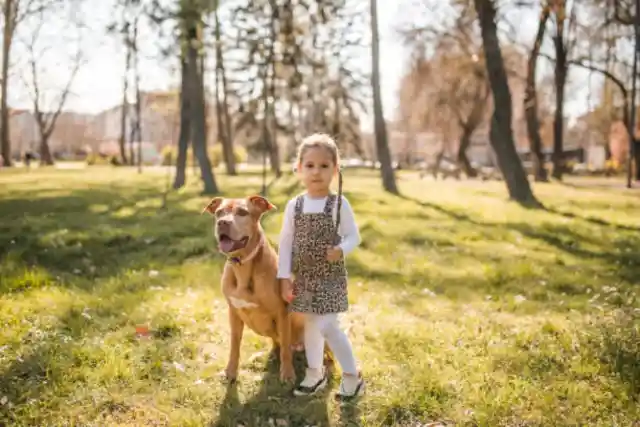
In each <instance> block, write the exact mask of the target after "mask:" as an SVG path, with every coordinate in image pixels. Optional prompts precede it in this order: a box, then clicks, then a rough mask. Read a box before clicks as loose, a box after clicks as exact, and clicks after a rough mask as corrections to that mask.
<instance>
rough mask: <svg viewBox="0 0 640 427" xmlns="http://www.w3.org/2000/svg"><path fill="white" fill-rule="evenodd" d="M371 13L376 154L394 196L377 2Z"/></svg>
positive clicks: (373, 2) (372, 0) (372, 3)
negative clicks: (383, 102)
mask: <svg viewBox="0 0 640 427" xmlns="http://www.w3.org/2000/svg"><path fill="white" fill-rule="evenodd" d="M369 3H370V8H371V9H370V13H371V36H372V37H371V38H372V42H371V63H372V64H371V70H372V72H371V86H372V89H373V116H374V129H375V138H376V154H377V157H378V161H379V162H380V172H381V174H382V187H383V188H384V189H385V191H387V192H389V193H392V194H399V192H398V186H397V184H396V177H395V173H394V171H393V166H392V164H391V153H390V150H389V141H388V137H387V126H386V123H385V120H384V114H383V111H382V96H381V94H380V39H379V35H378V6H377V0H369Z"/></svg>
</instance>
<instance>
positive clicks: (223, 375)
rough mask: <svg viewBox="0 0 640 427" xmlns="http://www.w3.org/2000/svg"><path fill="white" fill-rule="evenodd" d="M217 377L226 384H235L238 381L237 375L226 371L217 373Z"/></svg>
mask: <svg viewBox="0 0 640 427" xmlns="http://www.w3.org/2000/svg"><path fill="white" fill-rule="evenodd" d="M218 377H219V378H220V379H221V380H222V381H223V382H225V383H227V384H235V382H236V381H238V373H237V372H233V371H230V370H228V369H224V370H222V371H220V372H218Z"/></svg>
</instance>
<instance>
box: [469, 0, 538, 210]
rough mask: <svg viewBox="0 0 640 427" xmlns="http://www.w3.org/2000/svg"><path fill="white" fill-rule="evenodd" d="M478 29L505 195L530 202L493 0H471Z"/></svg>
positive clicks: (533, 201) (532, 202) (533, 202)
mask: <svg viewBox="0 0 640 427" xmlns="http://www.w3.org/2000/svg"><path fill="white" fill-rule="evenodd" d="M474 4H475V8H476V11H477V13H478V19H479V22H480V28H481V33H482V44H483V48H484V52H485V65H486V68H487V74H488V75H489V81H490V82H491V90H492V92H493V104H494V111H493V118H492V121H491V131H490V133H491V135H490V136H491V137H490V140H491V145H492V147H493V149H494V151H495V153H496V156H497V160H498V166H499V167H500V170H501V171H502V174H503V176H504V178H505V181H506V183H507V189H508V191H509V196H510V197H511V198H512V199H514V200H516V201H517V202H519V203H521V204H525V205H530V206H537V205H539V204H540V203H539V202H538V201H537V200H536V198H535V196H534V195H533V192H532V191H531V187H530V185H529V181H527V176H526V174H525V172H524V168H523V167H522V163H521V162H520V158H519V157H518V154H517V152H516V148H515V143H514V138H513V130H512V128H511V107H512V105H511V93H510V91H509V83H508V80H507V73H506V71H505V67H504V61H503V58H502V50H501V49H500V42H499V40H498V29H497V24H496V6H495V4H494V1H493V0H474Z"/></svg>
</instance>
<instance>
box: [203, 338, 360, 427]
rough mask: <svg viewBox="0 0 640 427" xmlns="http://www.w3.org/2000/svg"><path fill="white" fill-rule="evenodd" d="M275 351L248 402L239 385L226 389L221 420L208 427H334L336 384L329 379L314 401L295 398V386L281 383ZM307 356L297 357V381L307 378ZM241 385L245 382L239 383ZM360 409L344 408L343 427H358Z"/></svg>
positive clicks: (342, 412) (299, 355)
mask: <svg viewBox="0 0 640 427" xmlns="http://www.w3.org/2000/svg"><path fill="white" fill-rule="evenodd" d="M278 359H279V358H278V354H277V351H276V350H272V351H271V353H270V354H269V356H268V359H267V363H266V366H265V371H264V375H263V376H262V378H261V380H260V388H259V390H258V391H257V392H256V393H255V394H254V395H253V396H251V397H250V398H249V399H248V400H247V401H246V402H244V403H242V402H241V401H240V395H239V391H238V387H240V385H239V384H238V383H237V382H236V383H233V384H229V385H227V389H226V395H225V398H224V400H223V402H222V403H221V404H220V412H219V414H218V418H217V419H216V420H214V421H212V422H211V423H210V424H209V427H228V426H234V427H235V426H237V425H243V426H245V427H249V426H251V427H263V426H289V427H307V426H329V425H331V422H330V417H329V413H328V408H327V403H328V402H327V399H328V398H329V397H330V393H331V392H330V390H331V389H332V385H333V380H332V379H331V378H330V380H329V384H328V385H327V388H326V389H325V390H324V391H323V393H321V394H319V395H317V396H313V397H294V396H293V394H292V385H284V384H282V383H281V382H280V379H279V366H280V365H279V361H278ZM305 364H306V362H305V359H304V353H302V352H298V353H295V354H294V366H295V370H296V377H297V378H298V380H299V379H301V378H303V376H304V369H305ZM240 381H242V379H240ZM358 419H359V409H358V407H357V405H354V404H348V405H342V407H341V424H340V425H343V426H345V427H346V426H350V427H351V426H359V425H360V423H359V421H358Z"/></svg>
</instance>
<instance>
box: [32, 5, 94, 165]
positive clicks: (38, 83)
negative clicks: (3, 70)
mask: <svg viewBox="0 0 640 427" xmlns="http://www.w3.org/2000/svg"><path fill="white" fill-rule="evenodd" d="M48 18H49V16H48V15H47V14H45V12H44V11H40V12H39V13H38V15H37V18H36V19H37V21H36V22H35V28H34V30H33V32H32V34H31V37H30V38H29V40H27V41H26V42H25V45H26V48H27V50H28V52H29V59H28V62H29V71H30V73H29V77H30V78H27V77H26V76H23V82H24V84H25V86H26V87H27V88H28V90H29V93H30V95H31V102H32V105H33V112H34V117H35V120H36V123H37V126H38V131H39V134H40V144H39V145H40V163H41V164H42V165H53V164H54V161H53V156H52V154H51V150H50V148H49V138H50V137H51V134H52V133H53V131H54V129H55V126H56V122H57V120H58V117H59V116H60V113H61V112H62V109H63V108H64V105H65V103H66V101H67V99H68V97H69V93H70V89H71V85H72V84H73V82H74V80H75V78H76V76H77V74H78V71H79V70H80V67H81V66H82V65H83V64H84V63H85V59H84V54H83V52H82V50H81V48H80V40H79V39H78V40H77V41H76V42H77V44H78V46H77V47H76V49H75V52H74V53H73V55H72V57H71V63H72V66H71V70H70V72H69V77H68V80H67V82H66V83H65V85H64V87H63V88H62V89H60V90H59V91H56V90H52V88H47V87H46V83H44V82H43V80H44V81H46V80H45V79H43V78H42V74H45V71H44V70H43V69H42V67H41V65H40V64H41V61H42V59H43V58H44V57H45V56H46V51H47V50H49V49H50V48H52V47H53V44H54V42H51V43H50V44H45V45H44V46H42V45H41V43H42V38H41V36H40V35H41V30H42V28H43V26H44V25H45V22H46V20H47V19H48ZM56 42H57V41H56ZM43 83H44V84H43ZM51 92H59V93H58V94H57V95H56V96H52V95H51ZM48 95H49V96H48Z"/></svg>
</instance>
